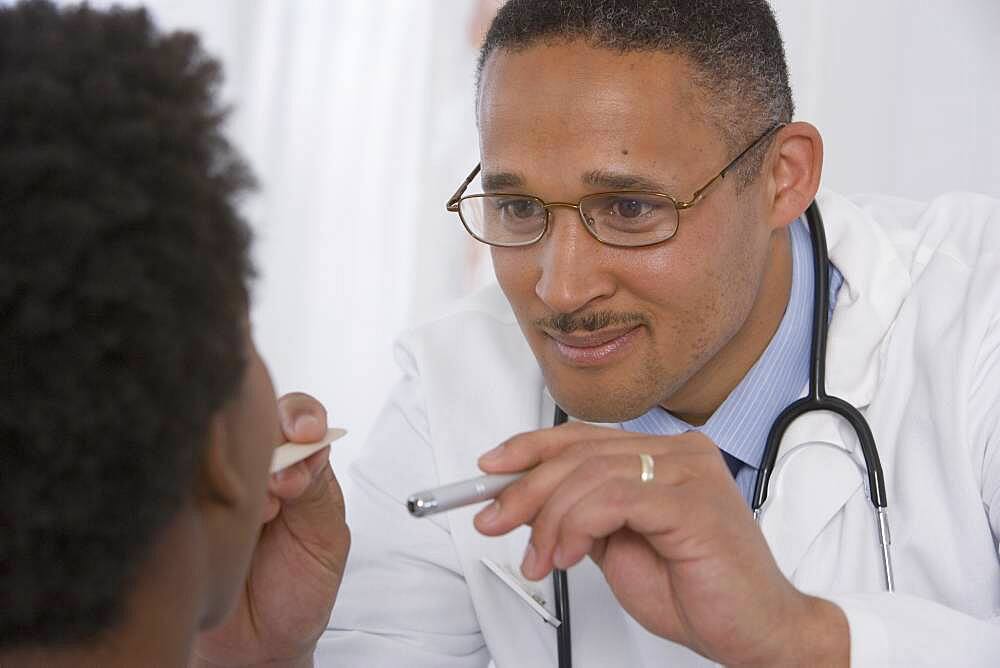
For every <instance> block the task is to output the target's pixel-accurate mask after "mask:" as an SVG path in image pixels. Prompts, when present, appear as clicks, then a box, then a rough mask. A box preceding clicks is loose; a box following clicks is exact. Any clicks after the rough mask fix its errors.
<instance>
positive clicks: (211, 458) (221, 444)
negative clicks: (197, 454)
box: [196, 411, 250, 508]
mask: <svg viewBox="0 0 1000 668" xmlns="http://www.w3.org/2000/svg"><path fill="white" fill-rule="evenodd" d="M244 469H245V466H244V465H243V461H242V458H241V453H240V451H239V448H238V444H237V443H235V442H234V439H233V438H232V437H231V434H230V431H229V429H228V424H227V421H226V417H225V415H224V414H223V413H222V412H221V411H220V412H218V413H216V414H215V415H214V416H213V417H212V419H211V421H210V423H209V430H208V442H207V443H206V444H205V448H204V450H203V451H202V454H201V461H200V462H199V463H198V465H197V470H198V474H197V475H198V478H197V479H198V482H197V495H196V498H197V501H198V503H200V504H205V505H209V506H222V507H225V508H232V507H234V506H239V505H241V504H243V503H245V502H246V499H247V497H248V494H249V492H250V489H249V485H248V483H249V481H248V480H247V477H246V472H245V470H244Z"/></svg>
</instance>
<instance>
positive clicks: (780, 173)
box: [762, 122, 823, 228]
mask: <svg viewBox="0 0 1000 668" xmlns="http://www.w3.org/2000/svg"><path fill="white" fill-rule="evenodd" d="M771 155H772V157H771V159H770V160H769V161H768V162H766V163H765V169H766V173H765V174H763V175H762V176H764V177H766V179H767V183H766V186H767V187H766V190H765V192H766V193H767V197H768V198H769V202H768V204H769V208H770V218H771V225H772V227H774V228H777V227H783V226H785V225H788V224H789V223H791V222H792V221H793V220H795V219H796V218H798V217H799V216H801V215H802V214H803V213H804V212H805V210H806V209H807V208H808V207H809V205H810V204H811V203H812V201H813V199H814V198H815V197H816V192H817V191H818V190H819V182H820V177H821V175H822V173H823V138H822V137H821V136H820V134H819V130H817V129H816V127H815V126H813V125H812V124H810V123H802V122H796V123H789V124H788V125H786V126H785V127H783V128H781V130H779V131H778V132H777V134H776V135H775V139H774V146H772V147H771Z"/></svg>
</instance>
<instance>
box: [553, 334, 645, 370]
mask: <svg viewBox="0 0 1000 668" xmlns="http://www.w3.org/2000/svg"><path fill="white" fill-rule="evenodd" d="M641 330H642V325H635V326H632V327H617V328H614V329H608V330H602V331H599V332H587V333H575V334H564V333H562V332H545V335H546V336H547V337H549V340H550V341H551V342H552V347H553V348H554V349H555V350H556V352H557V353H558V355H559V357H560V358H561V359H562V361H563V362H565V363H567V364H570V365H572V366H579V367H585V366H599V365H602V364H605V363H608V362H611V361H613V360H615V359H617V358H619V357H621V356H623V355H625V354H627V353H628V351H629V350H631V349H632V348H633V345H632V344H633V343H635V341H636V340H637V339H638V338H639V336H641V333H642V332H641Z"/></svg>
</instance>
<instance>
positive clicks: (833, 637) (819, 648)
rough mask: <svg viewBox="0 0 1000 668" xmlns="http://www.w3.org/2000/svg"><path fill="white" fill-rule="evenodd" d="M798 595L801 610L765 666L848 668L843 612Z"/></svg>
mask: <svg viewBox="0 0 1000 668" xmlns="http://www.w3.org/2000/svg"><path fill="white" fill-rule="evenodd" d="M801 596H802V608H801V610H800V611H799V612H798V613H797V614H796V615H795V618H794V619H791V620H790V621H789V623H788V624H786V625H785V626H786V629H787V630H788V633H787V634H786V635H785V640H784V642H782V643H781V650H780V654H779V655H778V656H776V657H775V658H774V660H773V661H769V662H768V664H767V665H772V666H849V665H850V662H851V633H850V626H849V625H848V623H847V616H846V615H845V614H844V611H843V610H841V609H840V607H839V606H838V605H837V604H835V603H833V602H831V601H828V600H826V599H824V598H819V597H816V596H808V595H805V594H802V595H801Z"/></svg>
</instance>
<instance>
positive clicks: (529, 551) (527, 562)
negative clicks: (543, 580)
mask: <svg viewBox="0 0 1000 668" xmlns="http://www.w3.org/2000/svg"><path fill="white" fill-rule="evenodd" d="M536 559H537V557H536V556H535V546H534V545H532V544H531V543H528V547H527V548H526V549H525V550H524V559H523V560H522V561H521V572H522V573H524V576H525V577H526V578H531V577H533V576H534V573H535V560H536Z"/></svg>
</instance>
